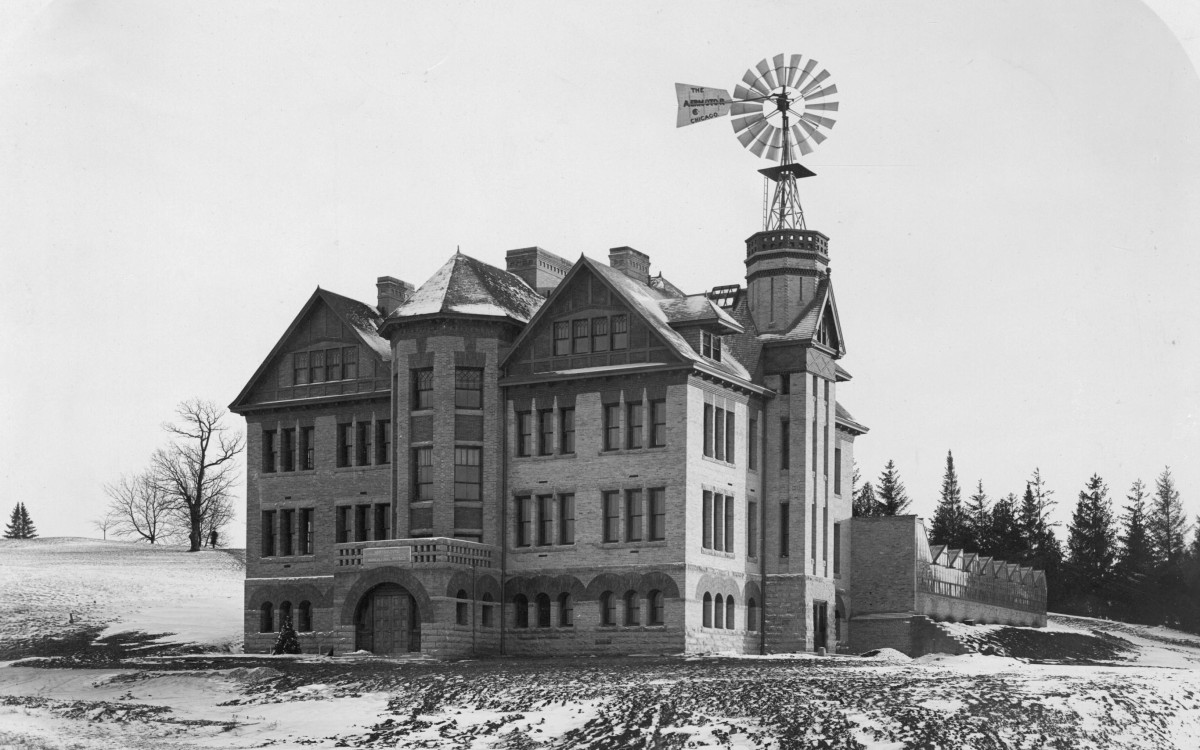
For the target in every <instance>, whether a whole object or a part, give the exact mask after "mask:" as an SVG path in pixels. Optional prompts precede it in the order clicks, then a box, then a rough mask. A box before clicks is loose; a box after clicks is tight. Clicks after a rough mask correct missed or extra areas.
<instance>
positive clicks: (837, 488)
mask: <svg viewBox="0 0 1200 750" xmlns="http://www.w3.org/2000/svg"><path fill="white" fill-rule="evenodd" d="M833 494H835V495H841V494H842V449H841V448H834V449H833Z"/></svg>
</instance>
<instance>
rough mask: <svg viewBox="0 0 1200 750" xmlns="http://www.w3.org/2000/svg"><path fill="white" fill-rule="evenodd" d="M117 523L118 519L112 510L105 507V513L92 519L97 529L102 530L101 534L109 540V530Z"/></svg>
mask: <svg viewBox="0 0 1200 750" xmlns="http://www.w3.org/2000/svg"><path fill="white" fill-rule="evenodd" d="M116 525H117V519H116V518H114V517H113V515H112V512H111V511H109V509H108V508H105V509H104V515H102V516H100V517H99V518H96V519H93V520H92V526H95V527H96V531H99V532H100V536H101V537H102V538H103V539H105V540H106V541H107V540H108V530H109V529H111V528H113V527H114V526H116Z"/></svg>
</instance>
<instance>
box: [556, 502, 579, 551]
mask: <svg viewBox="0 0 1200 750" xmlns="http://www.w3.org/2000/svg"><path fill="white" fill-rule="evenodd" d="M558 543H559V544H574V543H575V495H574V494H571V493H564V494H562V495H559V496H558Z"/></svg>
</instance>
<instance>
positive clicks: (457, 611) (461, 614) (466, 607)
mask: <svg viewBox="0 0 1200 750" xmlns="http://www.w3.org/2000/svg"><path fill="white" fill-rule="evenodd" d="M454 598H455V599H457V600H458V601H457V602H455V604H454V624H455V625H468V624H470V622H471V619H470V612H471V610H470V602H469V600H468V599H467V590H466V589H459V590H458V594H457V595H456V596H455V597H454Z"/></svg>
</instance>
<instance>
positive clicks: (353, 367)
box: [342, 346, 358, 380]
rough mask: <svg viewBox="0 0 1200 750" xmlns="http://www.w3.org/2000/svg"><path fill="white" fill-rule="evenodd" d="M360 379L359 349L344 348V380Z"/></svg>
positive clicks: (353, 347)
mask: <svg viewBox="0 0 1200 750" xmlns="http://www.w3.org/2000/svg"><path fill="white" fill-rule="evenodd" d="M357 378H358V347H355V346H347V347H343V348H342V379H343V380H356V379H357Z"/></svg>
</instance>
